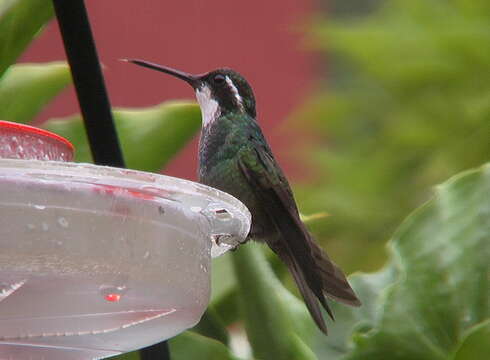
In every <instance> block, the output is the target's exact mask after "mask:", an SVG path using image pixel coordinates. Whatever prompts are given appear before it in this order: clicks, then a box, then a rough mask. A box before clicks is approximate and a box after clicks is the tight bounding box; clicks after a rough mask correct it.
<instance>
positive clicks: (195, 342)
mask: <svg viewBox="0 0 490 360" xmlns="http://www.w3.org/2000/svg"><path fill="white" fill-rule="evenodd" d="M169 345H170V353H171V356H172V360H189V359H199V360H235V359H236V358H235V357H234V356H233V355H232V354H231V352H230V351H229V350H228V348H227V347H226V346H224V345H223V344H222V343H220V342H218V341H216V340H213V339H210V338H207V337H205V336H202V335H199V334H197V333H194V332H192V331H186V332H184V333H182V334H180V335H178V336H176V337H174V338H172V339H170V340H169Z"/></svg>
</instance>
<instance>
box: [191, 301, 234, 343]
mask: <svg viewBox="0 0 490 360" xmlns="http://www.w3.org/2000/svg"><path fill="white" fill-rule="evenodd" d="M192 331H195V332H196V333H198V334H200V335H203V336H206V337H209V338H211V339H214V340H217V341H219V342H221V343H223V344H224V345H228V342H229V336H228V330H226V326H225V324H224V322H223V320H222V319H221V317H220V316H219V315H218V313H217V312H216V309H215V308H214V307H213V306H212V305H209V306H208V308H207V309H206V311H205V312H204V314H203V316H202V317H201V320H199V323H198V324H197V325H196V326H194V327H193V328H192Z"/></svg>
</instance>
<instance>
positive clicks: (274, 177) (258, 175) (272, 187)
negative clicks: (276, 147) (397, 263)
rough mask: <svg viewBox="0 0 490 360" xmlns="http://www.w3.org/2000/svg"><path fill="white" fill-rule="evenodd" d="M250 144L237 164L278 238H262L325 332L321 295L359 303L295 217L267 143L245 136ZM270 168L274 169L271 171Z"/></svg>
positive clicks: (347, 284) (284, 179)
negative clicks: (287, 270) (286, 271)
mask: <svg viewBox="0 0 490 360" xmlns="http://www.w3.org/2000/svg"><path fill="white" fill-rule="evenodd" d="M249 141H250V144H252V146H249V147H247V148H246V149H243V150H242V151H241V152H240V154H239V157H238V165H239V168H240V170H241V171H242V173H243V175H244V177H245V178H246V179H247V181H248V183H249V184H250V186H251V188H252V189H253V190H254V194H256V195H257V198H258V199H259V200H260V203H261V204H263V207H264V212H265V213H267V214H273V216H270V220H271V221H272V222H273V223H274V224H275V226H276V229H277V231H278V233H279V239H277V238H274V237H272V238H271V239H269V238H266V239H265V241H266V242H267V244H268V245H269V246H270V248H271V249H272V250H273V251H274V252H275V253H276V254H277V255H278V256H279V257H280V258H281V260H282V261H284V263H285V264H286V265H287V267H288V269H289V270H290V272H291V274H292V275H293V278H294V280H295V282H296V284H297V285H298V288H299V290H300V292H301V294H302V296H303V298H304V300H305V303H306V306H307V308H308V310H309V312H310V314H311V316H312V317H313V319H314V320H315V322H316V324H317V325H318V327H319V328H320V329H321V330H322V331H323V332H325V333H326V332H327V328H326V325H325V322H324V320H323V317H322V314H321V311H320V307H319V305H318V302H320V303H321V304H322V306H323V308H324V309H325V310H326V311H327V312H328V314H329V315H330V316H331V317H332V319H333V314H332V312H331V310H330V308H329V306H328V304H327V301H326V299H325V296H329V297H331V298H333V299H335V300H338V301H340V302H343V303H346V304H348V305H353V306H359V305H360V304H361V303H360V301H359V299H357V297H356V295H355V294H354V292H353V290H352V289H351V287H350V285H349V283H348V282H347V279H346V278H345V275H344V274H343V273H342V271H341V270H340V269H339V268H338V267H337V266H336V265H335V264H334V263H332V262H331V261H330V260H329V258H328V257H327V255H326V254H325V253H324V252H323V250H322V249H321V248H320V247H319V246H318V245H317V244H316V243H315V241H314V239H313V238H312V236H311V235H310V233H309V232H308V230H307V229H306V227H305V225H304V224H303V222H302V221H301V220H300V218H299V213H298V210H297V207H296V203H295V201H294V198H293V194H292V192H291V189H290V187H289V184H288V182H287V180H286V178H285V177H284V175H283V174H282V172H281V170H280V168H279V167H278V165H277V163H276V161H275V160H274V157H273V156H272V154H271V151H270V149H269V148H268V147H267V145H263V144H262V143H261V142H260V141H257V140H256V139H255V138H253V137H250V138H249ZM271 169H274V170H273V171H271Z"/></svg>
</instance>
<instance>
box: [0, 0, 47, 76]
mask: <svg viewBox="0 0 490 360" xmlns="http://www.w3.org/2000/svg"><path fill="white" fill-rule="evenodd" d="M52 16H53V8H52V5H51V1H46V0H1V1H0V54H1V55H0V78H1V77H2V75H3V73H4V71H5V70H6V69H7V68H8V67H9V66H10V64H12V63H13V62H15V60H16V59H17V57H18V56H19V55H20V54H22V52H23V51H24V49H25V48H26V47H27V45H28V44H29V43H30V42H31V41H32V39H33V37H35V36H36V35H37V34H38V33H39V31H40V30H41V28H42V26H43V25H44V24H45V23H46V22H48V21H49V20H50V19H51V17H52Z"/></svg>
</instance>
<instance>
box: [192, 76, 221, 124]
mask: <svg viewBox="0 0 490 360" xmlns="http://www.w3.org/2000/svg"><path fill="white" fill-rule="evenodd" d="M196 98H197V102H198V103H199V106H200V107H201V116H202V126H203V127H205V126H207V125H208V124H211V123H212V122H213V121H214V120H216V119H217V118H218V117H219V116H220V113H219V106H218V102H217V101H216V100H214V99H213V98H212V97H211V90H210V89H209V87H207V86H204V87H203V88H198V89H197V90H196Z"/></svg>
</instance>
